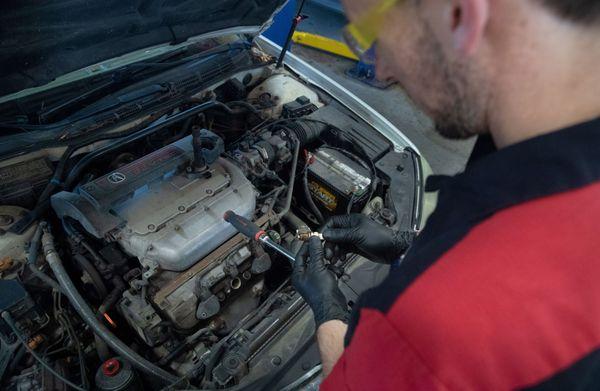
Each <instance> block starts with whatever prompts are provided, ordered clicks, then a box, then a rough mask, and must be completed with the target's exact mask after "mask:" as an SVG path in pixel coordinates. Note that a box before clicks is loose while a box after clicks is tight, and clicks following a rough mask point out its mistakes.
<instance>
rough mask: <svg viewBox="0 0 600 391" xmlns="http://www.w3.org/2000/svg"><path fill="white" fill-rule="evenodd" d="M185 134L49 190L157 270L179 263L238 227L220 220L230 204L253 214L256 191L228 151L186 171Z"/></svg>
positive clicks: (93, 228)
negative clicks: (72, 186) (90, 177)
mask: <svg viewBox="0 0 600 391" xmlns="http://www.w3.org/2000/svg"><path fill="white" fill-rule="evenodd" d="M192 152H193V148H192V143H191V137H186V138H184V139H181V140H179V141H177V142H175V143H173V144H170V145H168V146H166V147H164V148H162V149H159V150H157V151H155V152H153V153H151V154H149V155H147V156H144V157H142V158H140V159H138V160H136V161H134V162H132V163H130V164H127V165H125V166H123V167H121V168H119V169H118V170H116V171H113V172H111V173H108V174H107V175H105V176H103V177H100V178H98V179H96V180H94V181H92V182H90V183H87V184H85V185H83V186H81V187H80V188H79V189H77V191H76V192H74V193H70V192H61V193H58V194H56V195H54V196H53V197H52V207H53V208H54V209H55V211H56V213H57V214H58V216H59V217H61V218H62V217H64V216H68V217H71V218H74V219H76V220H77V221H79V222H80V224H81V225H82V226H83V227H84V228H85V229H86V230H87V231H88V232H89V233H90V234H92V235H94V236H96V237H98V238H105V239H107V240H113V241H117V242H118V243H119V244H120V245H121V246H122V248H123V249H124V250H125V251H126V252H127V253H128V254H130V255H132V256H135V257H137V258H138V259H139V260H140V262H141V263H142V265H144V266H146V267H147V269H148V271H147V273H150V274H152V272H153V270H155V269H156V268H161V269H163V270H171V271H182V270H185V269H187V268H189V267H190V266H192V265H193V264H194V263H196V262H197V261H198V260H199V259H201V258H203V257H204V256H205V255H207V254H208V253H210V252H211V251H212V250H214V249H216V248H217V247H218V246H220V245H221V244H222V243H223V242H225V241H226V240H227V239H229V238H230V237H231V236H233V235H234V234H235V232H236V231H235V229H234V228H233V227H231V226H230V225H229V224H228V223H227V222H225V221H224V220H223V214H224V213H225V212H226V211H227V210H229V209H231V210H234V211H235V212H236V213H238V214H241V215H243V216H246V217H247V218H251V217H252V214H253V213H254V208H255V204H256V191H255V189H254V187H253V186H252V184H251V183H250V181H248V179H247V178H246V177H245V176H244V174H243V173H242V171H241V170H240V169H239V168H238V167H237V166H236V165H235V163H233V162H232V161H230V160H229V159H226V158H218V159H217V160H216V161H215V162H214V163H212V164H211V165H210V166H209V170H208V171H207V175H197V174H189V173H187V172H186V170H185V167H186V166H187V164H188V162H189V161H190V160H191V159H192Z"/></svg>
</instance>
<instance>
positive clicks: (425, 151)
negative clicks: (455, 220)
mask: <svg viewBox="0 0 600 391" xmlns="http://www.w3.org/2000/svg"><path fill="white" fill-rule="evenodd" d="M303 13H305V14H307V15H308V16H309V18H308V19H307V20H305V21H303V22H302V23H301V24H300V27H299V28H298V30H300V31H307V32H312V33H316V34H321V35H324V36H328V37H331V38H335V39H340V29H341V27H342V26H343V25H344V23H345V20H344V17H343V16H342V15H340V14H336V13H335V12H332V11H330V10H327V9H323V7H319V6H317V5H312V4H311V3H310V2H308V3H307V5H306V8H305V10H304V12H303ZM292 52H293V53H294V54H296V55H299V56H300V57H302V58H303V59H305V60H306V61H308V62H309V63H311V64H312V65H313V66H315V67H316V68H317V69H319V70H320V71H322V72H324V73H325V74H327V75H328V76H330V77H331V78H333V79H334V80H336V81H337V82H338V83H340V84H341V85H343V86H344V87H346V88H347V89H348V90H350V91H352V92H353V93H354V94H356V95H357V96H358V97H359V98H361V99H362V100H364V101H365V102H366V103H367V104H369V105H370V106H371V107H373V108H374V109H375V110H377V111H379V112H380V113H381V114H383V115H384V116H385V117H387V118H388V120H390V121H391V122H392V123H393V124H394V125H396V127H398V129H400V130H401V131H402V132H403V133H404V134H405V135H406V136H407V137H408V138H409V139H410V140H411V141H412V142H413V143H414V144H415V145H416V146H417V148H418V149H419V151H420V152H421V154H422V155H424V156H425V158H426V159H427V161H428V162H429V164H430V165H431V168H432V169H433V172H434V173H435V174H445V175H452V174H456V173H458V172H460V171H462V170H463V169H464V166H465V163H466V160H467V158H468V157H469V155H470V153H471V150H472V148H473V144H474V142H475V140H474V139H472V140H467V141H453V140H447V139H445V138H443V137H441V136H440V135H438V134H437V133H436V132H435V130H434V129H433V124H432V122H431V120H430V119H429V118H428V117H427V116H426V115H425V114H423V113H422V112H421V111H419V110H418V109H417V108H416V107H415V106H414V104H413V103H412V102H411V101H410V99H409V98H408V97H407V96H406V94H405V93H404V92H403V91H402V89H401V88H400V87H398V86H392V87H390V88H388V89H385V90H380V89H377V88H374V87H371V86H368V85H367V84H365V83H363V82H360V81H358V80H355V79H352V78H350V77H348V76H346V75H345V72H346V70H348V69H350V68H352V67H353V66H354V62H353V61H351V60H347V59H344V58H341V57H338V56H334V55H331V54H328V53H325V52H322V51H320V50H315V49H312V48H307V47H303V46H300V45H296V44H295V45H293V48H292Z"/></svg>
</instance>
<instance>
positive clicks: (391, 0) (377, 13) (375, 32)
mask: <svg viewBox="0 0 600 391" xmlns="http://www.w3.org/2000/svg"><path fill="white" fill-rule="evenodd" d="M399 1H400V0H383V1H382V2H381V3H379V4H378V5H376V6H374V7H373V8H371V9H369V10H368V11H367V12H366V13H365V14H363V15H362V16H361V17H360V18H359V19H358V20H357V21H355V22H353V23H349V24H348V25H346V27H344V31H343V36H344V40H345V41H346V44H347V45H348V47H349V48H350V50H352V52H354V54H356V55H357V56H358V57H359V58H363V57H364V56H365V54H369V53H372V52H373V50H372V47H373V45H374V44H375V41H376V40H377V37H378V36H379V34H380V32H381V28H382V26H383V24H384V21H385V16H386V12H387V11H389V10H390V9H391V8H392V7H393V6H394V5H396V4H397V3H398V2H399ZM370 49H371V50H370Z"/></svg>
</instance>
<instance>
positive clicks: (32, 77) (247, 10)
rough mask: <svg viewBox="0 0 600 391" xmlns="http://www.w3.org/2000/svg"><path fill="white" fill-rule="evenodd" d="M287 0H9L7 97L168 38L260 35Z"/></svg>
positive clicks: (3, 38)
mask: <svg viewBox="0 0 600 391" xmlns="http://www.w3.org/2000/svg"><path fill="white" fill-rule="evenodd" d="M285 2H286V0H160V1H158V0H104V1H90V0H55V1H49V2H39V1H38V0H8V1H4V2H2V5H1V6H0V7H1V12H0V31H1V34H0V69H1V70H2V71H1V73H0V85H1V86H2V87H0V96H3V95H7V94H10V93H13V92H17V91H20V90H23V89H25V88H31V87H38V86H42V85H44V84H47V83H48V82H50V81H52V80H54V79H55V78H56V77H58V76H61V75H64V74H66V73H69V72H72V71H75V70H78V69H81V68H84V67H86V66H89V65H93V64H96V63H99V62H102V61H104V60H108V59H111V58H115V57H118V56H121V55H124V54H127V53H130V52H133V51H136V50H139V49H144V48H148V47H152V46H156V45H161V44H178V43H181V42H184V41H185V40H187V39H188V38H190V37H195V36H198V35H203V34H207V33H211V32H219V31H223V32H224V33H225V32H230V33H235V32H238V33H242V32H243V33H247V34H257V33H258V32H260V31H261V28H262V26H263V25H264V24H266V23H268V22H269V21H270V20H271V18H272V15H273V14H274V13H275V12H276V11H277V10H278V9H279V8H280V7H281V6H282V5H283V4H284V3H285Z"/></svg>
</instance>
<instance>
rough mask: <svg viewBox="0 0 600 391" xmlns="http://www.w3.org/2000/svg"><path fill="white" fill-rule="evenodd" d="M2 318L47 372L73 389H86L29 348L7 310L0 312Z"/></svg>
mask: <svg viewBox="0 0 600 391" xmlns="http://www.w3.org/2000/svg"><path fill="white" fill-rule="evenodd" d="M2 319H4V321H5V322H6V324H8V327H10V328H11V330H12V331H13V332H14V333H15V335H16V336H17V339H18V340H19V342H21V343H22V344H23V346H25V349H27V351H28V352H29V354H31V355H32V356H33V358H35V359H36V360H37V361H38V362H39V363H40V364H42V366H43V367H44V368H46V370H48V372H50V373H51V374H53V375H54V376H55V377H56V378H58V379H60V380H61V381H62V382H63V383H65V384H68V385H69V386H70V387H73V388H74V389H76V390H79V391H86V389H85V388H82V387H81V386H78V385H77V384H75V383H73V382H72V381H70V380H68V379H66V378H65V377H64V376H63V375H61V374H60V373H58V372H56V371H55V370H54V368H52V367H51V366H50V364H48V363H47V362H46V361H45V360H44V359H43V358H42V357H41V356H39V355H38V354H37V353H36V352H35V351H34V350H33V349H31V348H30V347H29V346H28V345H27V341H25V339H24V338H23V336H22V335H21V332H20V331H19V329H18V328H17V326H16V324H15V322H14V320H13V318H12V316H10V314H9V313H8V312H7V311H4V312H2Z"/></svg>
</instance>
